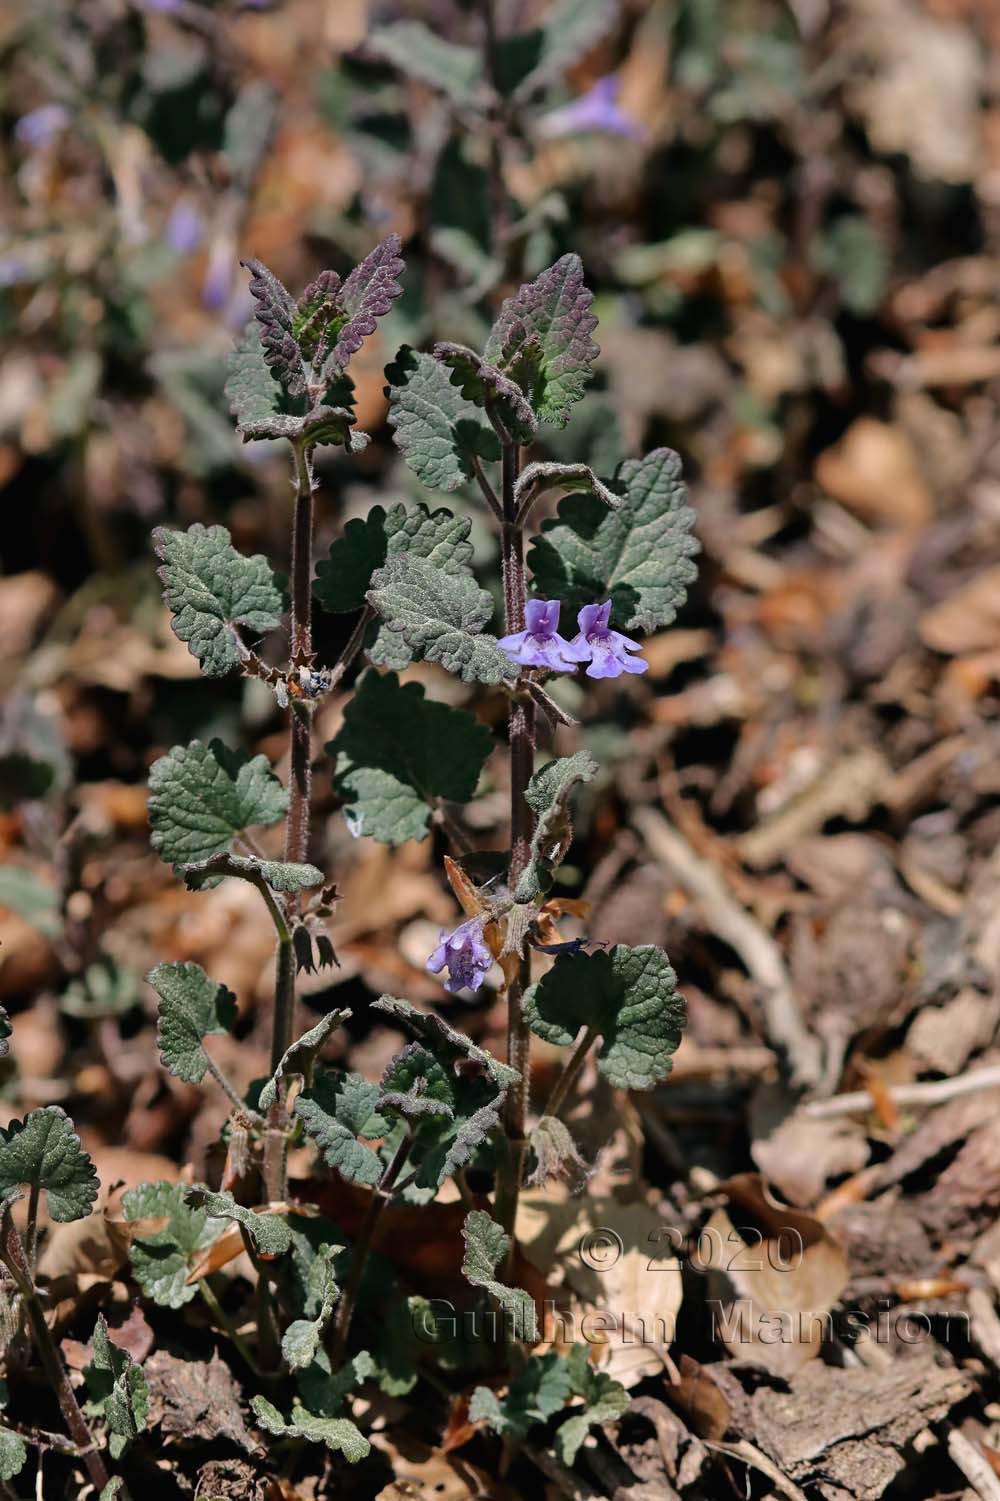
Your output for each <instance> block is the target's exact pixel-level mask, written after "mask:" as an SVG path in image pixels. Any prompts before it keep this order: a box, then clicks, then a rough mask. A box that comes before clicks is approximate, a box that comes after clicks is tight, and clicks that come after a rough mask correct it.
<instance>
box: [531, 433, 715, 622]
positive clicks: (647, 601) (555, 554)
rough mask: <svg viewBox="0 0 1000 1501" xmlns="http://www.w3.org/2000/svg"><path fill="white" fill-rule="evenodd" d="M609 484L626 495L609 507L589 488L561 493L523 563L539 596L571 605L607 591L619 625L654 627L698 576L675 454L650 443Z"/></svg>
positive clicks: (670, 616)
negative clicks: (553, 513) (583, 491)
mask: <svg viewBox="0 0 1000 1501" xmlns="http://www.w3.org/2000/svg"><path fill="white" fill-rule="evenodd" d="M615 487H616V489H618V490H620V491H624V499H623V502H622V504H621V505H620V506H619V507H618V509H617V510H614V511H609V510H607V509H606V507H605V506H604V505H602V504H601V502H600V501H599V500H597V499H596V498H595V497H594V496H592V495H569V496H567V497H566V499H565V500H563V501H561V502H560V504H559V511H558V514H557V516H556V517H555V519H554V520H551V521H546V522H544V523H543V525H542V531H541V535H540V536H537V537H534V538H533V539H532V545H531V551H530V553H529V554H528V567H529V568H530V570H531V572H532V574H533V576H534V586H535V589H536V590H537V592H538V593H539V594H540V595H541V596H542V597H543V598H546V599H558V600H561V601H562V603H563V604H564V605H566V607H567V609H568V610H571V611H573V612H575V611H577V610H579V609H580V607H581V606H582V605H586V604H594V603H597V602H600V601H601V600H605V599H608V598H610V599H611V602H612V611H611V624H612V625H613V626H615V627H616V628H617V629H619V630H632V629H635V628H638V629H639V630H644V631H651V630H655V629H657V628H658V627H659V626H664V625H669V624H670V623H671V621H672V620H673V619H674V617H675V615H676V614H677V611H678V609H679V608H680V606H681V605H682V604H683V602H684V600H685V598H686V596H687V590H688V586H689V585H690V584H691V583H692V582H693V581H694V579H695V578H696V576H697V568H696V567H695V564H694V563H693V562H692V561H691V560H692V557H693V556H694V554H695V553H697V552H698V550H699V547H698V542H697V539H696V538H694V537H692V536H691V528H692V526H693V525H694V519H695V518H694V512H693V511H692V510H691V508H690V507H689V506H688V505H687V503H686V502H687V489H686V487H685V485H684V482H683V480H682V478H681V461H680V459H679V458H678V456H677V454H676V453H674V452H673V450H672V449H670V448H656V449H654V450H653V452H652V453H649V454H647V455H646V457H645V458H644V459H629V460H627V461H626V462H625V463H624V464H622V466H621V468H620V469H619V471H618V475H617V477H616V480H615Z"/></svg>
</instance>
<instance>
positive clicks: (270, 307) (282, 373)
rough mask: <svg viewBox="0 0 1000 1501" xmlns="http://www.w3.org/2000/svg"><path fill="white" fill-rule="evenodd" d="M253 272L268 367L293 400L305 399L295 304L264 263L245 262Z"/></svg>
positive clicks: (258, 318)
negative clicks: (297, 398)
mask: <svg viewBox="0 0 1000 1501" xmlns="http://www.w3.org/2000/svg"><path fill="white" fill-rule="evenodd" d="M242 264H243V265H244V266H245V267H246V269H247V270H248V271H249V272H250V295H251V296H252V297H253V299H254V301H255V302H256V304H257V312H256V318H257V322H258V323H259V325H260V341H261V344H262V345H263V348H264V359H265V361H266V363H267V365H268V367H269V368H270V369H271V370H272V371H273V372H274V374H275V376H276V378H277V379H278V380H279V381H280V382H281V385H282V386H283V388H284V389H285V391H286V392H287V393H288V395H289V396H301V395H303V394H304V392H305V389H306V380H305V373H304V371H303V369H302V356H301V354H300V353H299V346H298V343H297V341H296V338H295V330H294V326H293V319H294V317H295V302H294V301H293V299H292V295H291V293H290V292H289V291H288V289H287V287H285V286H283V285H282V283H281V282H280V281H279V280H278V278H277V277H276V276H275V275H274V273H273V272H272V271H269V270H268V269H267V267H266V266H265V265H264V263H263V261H243V262H242Z"/></svg>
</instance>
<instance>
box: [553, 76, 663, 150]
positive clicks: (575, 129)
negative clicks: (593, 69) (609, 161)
mask: <svg viewBox="0 0 1000 1501" xmlns="http://www.w3.org/2000/svg"><path fill="white" fill-rule="evenodd" d="M618 93H619V81H618V78H617V76H616V75H615V74H614V73H609V74H607V75H606V77H604V78H599V79H598V80H597V82H596V83H595V84H594V86H593V88H590V89H588V90H587V92H586V93H585V94H581V95H580V96H579V98H578V99H573V100H571V101H570V103H569V104H564V105H562V106H561V107H560V108H559V109H553V110H549V111H548V113H547V114H544V115H542V117H541V119H540V120H539V122H538V133H539V135H542V136H547V137H548V138H549V139H550V140H555V139H559V138H561V137H565V136H575V135H586V134H588V133H590V132H592V131H600V132H601V133H602V134H604V135H616V136H625V137H626V138H627V139H628V140H630V141H641V140H642V138H643V137H644V135H645V133H646V132H645V131H644V130H643V127H642V126H641V125H640V124H639V122H638V121H637V120H633V119H631V118H630V116H628V115H626V114H624V113H623V111H622V110H620V109H619V108H618Z"/></svg>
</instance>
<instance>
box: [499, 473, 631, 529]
mask: <svg viewBox="0 0 1000 1501" xmlns="http://www.w3.org/2000/svg"><path fill="white" fill-rule="evenodd" d="M547 490H561V491H563V492H566V491H569V490H571V491H575V492H578V493H580V494H583V495H592V496H593V497H594V499H595V500H599V501H600V502H601V504H602V505H605V506H607V507H608V509H609V510H611V511H617V510H618V509H619V507H620V506H621V505H622V498H621V496H620V495H616V494H615V492H614V491H613V490H611V489H609V488H608V486H607V485H606V484H604V483H603V481H602V480H599V479H598V478H597V475H596V474H595V473H594V471H593V469H591V467H590V465H589V464H557V463H554V462H550V461H549V460H547V459H546V460H543V461H541V462H539V463H536V464H527V465H525V467H524V469H522V471H521V474H520V476H519V477H518V481H517V484H516V485H515V487H514V504H515V506H516V507H517V514H518V516H520V517H521V519H522V520H523V519H524V517H525V516H526V515H527V514H528V512H529V511H530V509H531V507H532V506H533V505H534V503H535V501H536V500H537V499H538V497H539V495H544V494H545V492H546V491H547Z"/></svg>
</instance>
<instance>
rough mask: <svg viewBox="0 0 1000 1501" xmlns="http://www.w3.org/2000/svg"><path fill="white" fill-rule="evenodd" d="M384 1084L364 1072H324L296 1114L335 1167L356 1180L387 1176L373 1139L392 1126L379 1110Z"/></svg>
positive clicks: (366, 1181) (298, 1102)
mask: <svg viewBox="0 0 1000 1501" xmlns="http://www.w3.org/2000/svg"><path fill="white" fill-rule="evenodd" d="M380 1094H381V1091H380V1087H379V1085H377V1084H370V1083H369V1082H368V1080H367V1079H365V1078H362V1076H361V1075H360V1074H348V1073H334V1072H333V1071H331V1070H325V1071H324V1072H323V1073H320V1074H318V1075H317V1076H316V1078H315V1079H314V1080H313V1084H312V1087H311V1088H310V1089H307V1090H303V1092H302V1093H301V1094H300V1095H299V1097H298V1099H297V1100H296V1101H295V1105H294V1110H293V1113H294V1114H295V1115H296V1116H298V1118H299V1120H300V1121H301V1122H302V1124H303V1126H304V1128H305V1132H306V1135H307V1136H308V1137H310V1138H311V1140H312V1141H314V1142H315V1143H316V1145H317V1147H318V1148H319V1150H320V1151H321V1152H322V1154H323V1159H324V1161H325V1162H327V1163H328V1164H329V1166H330V1167H332V1168H336V1170H337V1172H338V1173H340V1175H341V1177H342V1178H346V1179H347V1180H348V1181H349V1182H351V1183H364V1184H367V1185H368V1186H369V1187H371V1186H372V1185H374V1184H376V1183H377V1182H378V1180H379V1178H380V1177H381V1176H382V1161H381V1159H380V1157H379V1155H378V1153H377V1152H376V1151H375V1149H374V1147H372V1146H370V1145H369V1142H370V1141H373V1140H374V1141H377V1140H379V1139H380V1138H381V1137H383V1136H385V1134H386V1132H387V1131H388V1130H389V1122H388V1121H386V1119H385V1117H384V1116H382V1115H381V1114H380V1113H379V1099H380Z"/></svg>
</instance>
